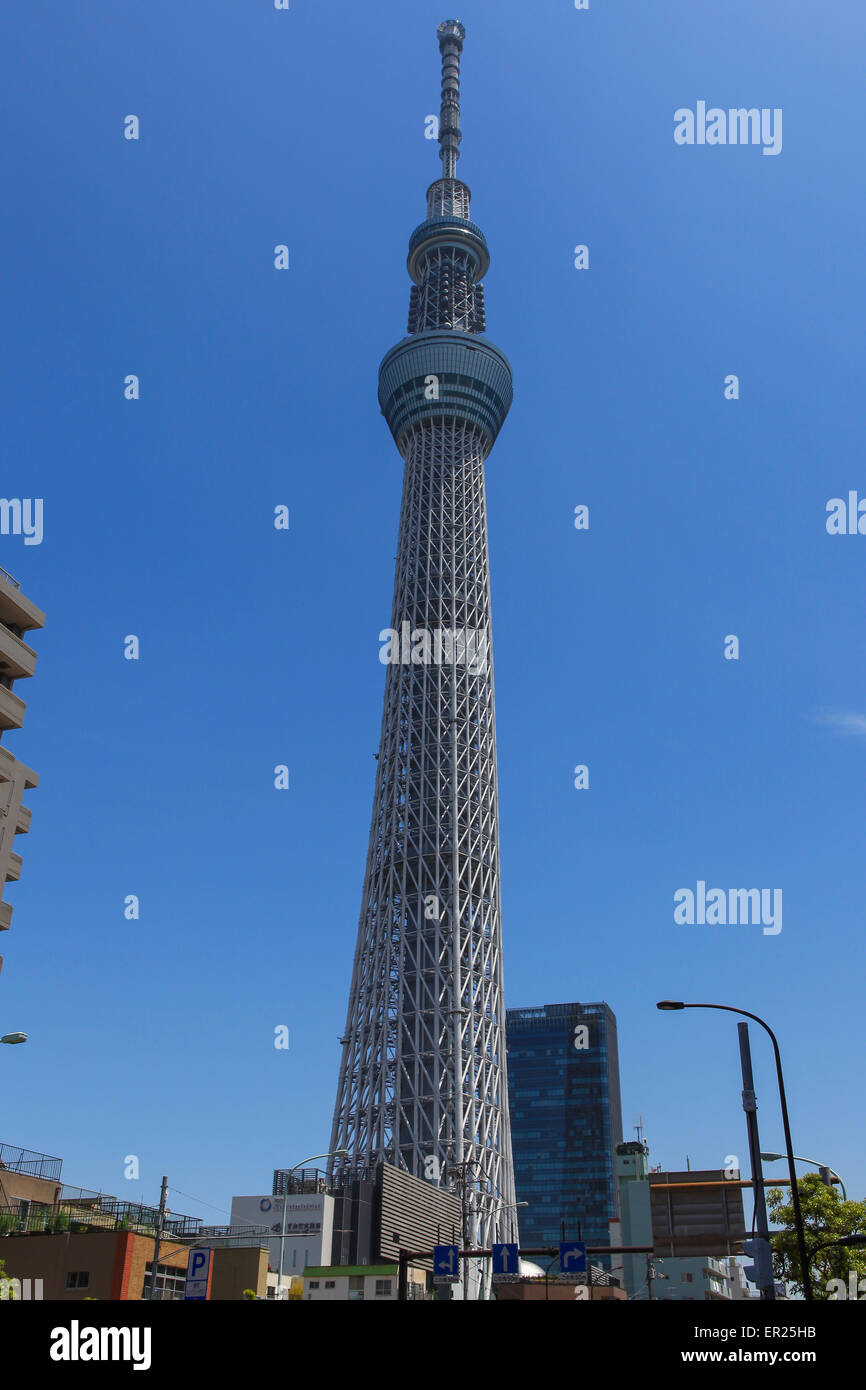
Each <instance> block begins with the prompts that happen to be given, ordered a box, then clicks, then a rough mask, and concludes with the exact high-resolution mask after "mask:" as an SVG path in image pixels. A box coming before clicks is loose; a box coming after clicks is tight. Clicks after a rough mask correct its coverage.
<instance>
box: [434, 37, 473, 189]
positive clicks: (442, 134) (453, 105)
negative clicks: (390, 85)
mask: <svg viewBox="0 0 866 1390" xmlns="http://www.w3.org/2000/svg"><path fill="white" fill-rule="evenodd" d="M436 33H437V35H438V37H439V52H440V53H441V54H442V105H441V107H440V109H439V146H440V148H439V158H440V159H441V160H442V177H443V178H445V179H453V178H456V175H457V161H458V159H459V158H460V141H461V140H462V138H463V136H462V135H461V133H460V54H461V53H462V52H463V40H464V39H465V38H466V30H465V28H464V27H463V25H462V24H461V23H460V20H459V19H446V20H445V21H444V23H442V24H440V25H439V28H438V29H437V30H436Z"/></svg>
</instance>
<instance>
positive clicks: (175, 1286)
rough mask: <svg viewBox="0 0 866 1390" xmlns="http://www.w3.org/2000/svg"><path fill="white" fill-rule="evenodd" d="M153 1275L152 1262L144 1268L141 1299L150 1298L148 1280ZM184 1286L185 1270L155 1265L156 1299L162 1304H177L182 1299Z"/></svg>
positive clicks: (171, 1266) (173, 1266)
mask: <svg viewBox="0 0 866 1390" xmlns="http://www.w3.org/2000/svg"><path fill="white" fill-rule="evenodd" d="M152 1274H153V1261H151V1262H150V1263H149V1264H146V1265H145V1266H144V1285H143V1288H142V1291H141V1292H142V1297H143V1298H149V1297H150V1280H151V1276H152ZM185 1284H186V1270H185V1269H179V1268H177V1266H176V1265H157V1267H156V1297H157V1298H158V1299H161V1300H162V1301H163V1302H170V1303H177V1302H178V1301H179V1300H180V1299H182V1298H183V1290H184V1286H185Z"/></svg>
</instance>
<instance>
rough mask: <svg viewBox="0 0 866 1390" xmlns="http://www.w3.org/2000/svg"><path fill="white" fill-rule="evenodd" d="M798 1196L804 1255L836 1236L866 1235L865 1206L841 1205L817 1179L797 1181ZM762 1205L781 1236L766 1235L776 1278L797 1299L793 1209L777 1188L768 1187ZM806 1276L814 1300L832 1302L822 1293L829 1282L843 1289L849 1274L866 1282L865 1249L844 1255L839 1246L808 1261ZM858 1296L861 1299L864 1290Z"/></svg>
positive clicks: (798, 1274)
mask: <svg viewBox="0 0 866 1390" xmlns="http://www.w3.org/2000/svg"><path fill="white" fill-rule="evenodd" d="M797 1191H798V1192H799V1194H800V1209H801V1212H802V1215H803V1228H804V1231H805V1235H806V1249H807V1251H808V1252H809V1253H811V1252H812V1251H813V1250H814V1249H815V1248H816V1247H817V1246H819V1245H823V1244H824V1243H825V1242H826V1241H829V1240H837V1239H838V1238H839V1237H840V1236H849V1235H855V1234H857V1233H860V1232H862V1233H863V1234H864V1235H866V1202H851V1201H848V1202H843V1201H842V1198H841V1197H840V1195H839V1193H838V1192H837V1190H836V1188H835V1187H828V1186H827V1184H826V1183H825V1182H824V1181H823V1180H822V1179H821V1178H820V1177H819V1176H818V1174H817V1173H810V1174H809V1175H808V1176H807V1177H805V1178H800V1180H799V1182H798V1183H797ZM767 1204H768V1208H769V1216H770V1220H771V1222H773V1224H774V1225H777V1226H781V1227H782V1229H781V1230H778V1231H773V1232H771V1236H770V1244H771V1245H772V1247H773V1265H774V1268H775V1271H776V1275H777V1277H778V1278H781V1279H784V1280H785V1282H786V1283H789V1284H792V1285H793V1286H794V1287H795V1288H796V1289H797V1290H799V1292H801V1293H802V1291H803V1277H802V1271H801V1269H800V1254H799V1251H798V1249H797V1232H796V1228H795V1226H794V1207H793V1203H792V1202H791V1201H790V1197H786V1196H785V1195H783V1193H782V1190H781V1189H780V1188H778V1187H773V1188H770V1189H769V1190H768V1192H767ZM810 1271H811V1278H812V1295H813V1297H814V1298H815V1299H816V1300H817V1299H823V1300H826V1299H829V1298H832V1297H833V1296H834V1289H833V1288H832V1287H831V1288H830V1289H829V1290H828V1287H827V1286H828V1283H829V1281H830V1280H831V1279H842V1280H844V1281H845V1284H846V1286H847V1284H848V1275H849V1273H851V1272H852V1271H853V1272H854V1273H855V1274H856V1276H857V1279H858V1280H859V1279H862V1278H866V1246H863V1247H862V1248H861V1249H846V1248H845V1247H844V1246H842V1247H837V1248H836V1249H831V1250H822V1251H821V1252H820V1254H818V1255H816V1256H815V1258H814V1259H813V1260H812V1261H811V1264H810ZM858 1296H859V1297H864V1298H866V1288H864V1290H863V1292H862V1293H861V1294H860V1295H858Z"/></svg>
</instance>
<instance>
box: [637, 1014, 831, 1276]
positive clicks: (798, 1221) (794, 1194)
mask: <svg viewBox="0 0 866 1390" xmlns="http://www.w3.org/2000/svg"><path fill="white" fill-rule="evenodd" d="M656 1008H657V1009H662V1010H665V1011H668V1010H673V1009H721V1010H722V1011H723V1012H724V1013H728V1014H740V1015H742V1017H744V1018H751V1019H754V1021H755V1023H760V1025H761V1027H762V1028H763V1030H764V1032H765V1033H769V1035H770V1041H771V1042H772V1044H773V1053H774V1055H775V1058H776V1076H777V1077H778V1081H779V1101H780V1103H781V1107H782V1128H783V1129H784V1131H785V1151H786V1153H787V1156H788V1173H789V1176H790V1178H791V1203H792V1205H793V1208H794V1225H795V1226H796V1228H797V1249H798V1250H799V1253H800V1268H801V1270H802V1271H803V1297H804V1299H805V1300H806V1302H807V1303H811V1302H812V1277H811V1275H810V1273H809V1256H808V1253H807V1251H806V1233H805V1231H804V1229H803V1213H802V1211H801V1209H800V1193H799V1191H798V1189H797V1170H796V1168H795V1167H794V1146H793V1144H792V1143H791V1126H790V1124H789V1123H788V1102H787V1100H786V1099H785V1081H784V1078H783V1076H782V1058H781V1055H780V1053H779V1044H778V1043H777V1041H776V1035H775V1033H774V1032H773V1030H772V1028H771V1027H770V1025H769V1024H768V1023H765V1022H764V1020H763V1019H762V1018H759V1017H758V1015H757V1014H750V1013H749V1011H748V1009H735V1008H733V1007H732V1006H731V1005H730V1004H684V1003H682V1001H681V1000H678V999H662V1000H661V1002H660V1003H658V1004H656Z"/></svg>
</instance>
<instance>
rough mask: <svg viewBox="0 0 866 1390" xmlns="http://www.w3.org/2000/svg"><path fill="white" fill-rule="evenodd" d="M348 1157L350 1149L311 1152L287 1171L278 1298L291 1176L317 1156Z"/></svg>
mask: <svg viewBox="0 0 866 1390" xmlns="http://www.w3.org/2000/svg"><path fill="white" fill-rule="evenodd" d="M348 1157H349V1150H348V1149H334V1151H333V1153H327V1154H311V1155H310V1157H309V1158H302V1159H301V1161H300V1163H296V1164H295V1166H294V1167H293V1168H289V1169H288V1170H287V1172H286V1186H285V1191H284V1192H283V1219H282V1222H281V1229H280V1268H279V1273H278V1274H277V1289H276V1294H277V1298H279V1299H282V1296H283V1256H284V1252H285V1248H286V1207H287V1206H288V1201H289V1178H290V1177H291V1176H292V1174H293V1173H296V1172H297V1170H298V1169H299V1168H303V1166H304V1164H305V1163H315V1161H316V1159H317V1158H348Z"/></svg>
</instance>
